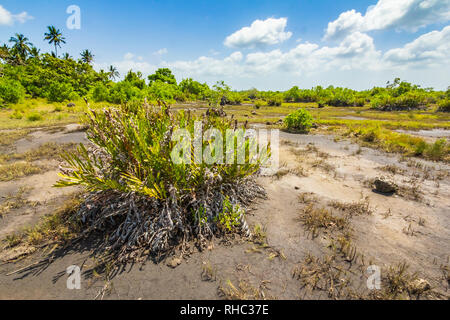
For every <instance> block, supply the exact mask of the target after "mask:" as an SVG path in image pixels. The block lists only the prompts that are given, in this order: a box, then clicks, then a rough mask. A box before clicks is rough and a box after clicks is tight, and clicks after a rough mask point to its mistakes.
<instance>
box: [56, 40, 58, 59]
mask: <svg viewBox="0 0 450 320" xmlns="http://www.w3.org/2000/svg"><path fill="white" fill-rule="evenodd" d="M55 55H56V57H57V58H58V47H57V46H56V43H55Z"/></svg>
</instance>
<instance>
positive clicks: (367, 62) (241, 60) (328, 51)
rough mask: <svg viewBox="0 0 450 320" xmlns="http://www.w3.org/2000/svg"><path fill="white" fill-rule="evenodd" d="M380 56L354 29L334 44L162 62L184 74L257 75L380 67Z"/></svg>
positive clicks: (370, 43)
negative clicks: (330, 45) (337, 44)
mask: <svg viewBox="0 0 450 320" xmlns="http://www.w3.org/2000/svg"><path fill="white" fill-rule="evenodd" d="M380 57H381V53H380V52H378V51H376V50H375V45H374V43H373V39H372V38H371V37H369V36H368V35H366V34H362V33H359V32H357V33H354V34H351V35H350V36H348V37H346V38H345V39H344V40H343V41H342V42H341V43H340V45H339V46H336V47H319V45H317V44H314V43H300V44H298V45H297V46H296V47H294V48H293V49H291V50H288V51H286V52H283V51H281V50H280V49H276V50H272V51H269V52H262V51H260V52H253V53H249V54H247V55H246V56H245V57H244V55H243V54H242V53H241V52H240V51H237V52H234V53H232V54H231V55H230V56H228V57H226V58H224V59H215V58H210V57H200V58H198V59H197V60H194V61H176V62H173V63H170V62H165V66H166V67H169V68H172V69H173V70H174V71H175V72H176V73H177V74H178V73H180V74H182V75H185V76H187V75H190V76H206V77H213V76H214V77H216V78H222V77H261V76H268V75H271V74H275V73H284V74H290V75H293V74H294V75H299V74H303V73H317V72H323V71H326V70H330V69H341V70H348V69H363V68H364V70H367V69H376V68H379V66H380V61H379V60H380Z"/></svg>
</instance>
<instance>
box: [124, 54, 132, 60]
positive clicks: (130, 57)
mask: <svg viewBox="0 0 450 320" xmlns="http://www.w3.org/2000/svg"><path fill="white" fill-rule="evenodd" d="M123 58H124V60H131V59H133V58H134V54H132V53H131V52H127V53H125V55H124V56H123Z"/></svg>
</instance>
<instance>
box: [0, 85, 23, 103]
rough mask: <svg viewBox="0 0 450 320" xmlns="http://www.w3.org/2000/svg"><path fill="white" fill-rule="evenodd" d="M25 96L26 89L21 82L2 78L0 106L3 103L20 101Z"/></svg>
mask: <svg viewBox="0 0 450 320" xmlns="http://www.w3.org/2000/svg"><path fill="white" fill-rule="evenodd" d="M24 97H25V89H24V88H23V87H22V85H21V84H20V82H18V81H14V80H8V79H1V80H0V106H1V105H2V104H9V103H18V102H19V101H20V100H22V99H23V98H24Z"/></svg>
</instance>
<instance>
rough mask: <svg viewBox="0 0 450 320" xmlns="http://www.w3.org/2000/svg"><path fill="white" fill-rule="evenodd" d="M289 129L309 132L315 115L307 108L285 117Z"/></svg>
mask: <svg viewBox="0 0 450 320" xmlns="http://www.w3.org/2000/svg"><path fill="white" fill-rule="evenodd" d="M284 124H285V126H286V128H287V129H288V130H291V131H300V132H308V131H309V129H311V127H312V125H313V117H312V116H311V114H310V113H309V112H308V111H307V110H305V109H298V110H296V111H294V112H293V113H291V114H289V115H288V116H287V117H286V118H284Z"/></svg>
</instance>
